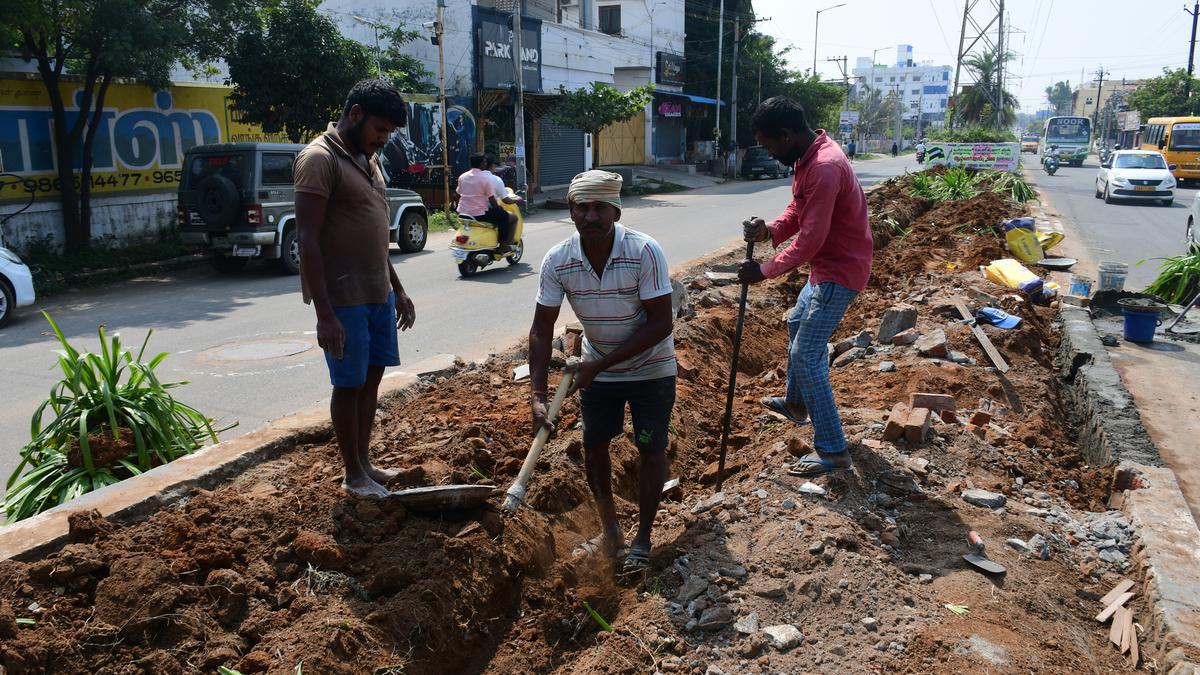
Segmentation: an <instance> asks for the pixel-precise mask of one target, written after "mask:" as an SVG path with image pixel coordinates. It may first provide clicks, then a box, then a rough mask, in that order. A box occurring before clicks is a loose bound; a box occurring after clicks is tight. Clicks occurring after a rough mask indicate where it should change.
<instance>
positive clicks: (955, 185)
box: [909, 167, 1037, 204]
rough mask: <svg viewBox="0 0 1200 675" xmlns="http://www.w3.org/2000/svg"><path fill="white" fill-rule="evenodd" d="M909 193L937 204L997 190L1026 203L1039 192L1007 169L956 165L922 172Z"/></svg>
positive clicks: (914, 175)
mask: <svg viewBox="0 0 1200 675" xmlns="http://www.w3.org/2000/svg"><path fill="white" fill-rule="evenodd" d="M909 180H910V182H909V194H910V195H912V196H913V197H919V198H921V199H928V200H930V201H932V202H933V203H934V204H940V203H942V202H944V201H953V200H959V199H970V198H971V197H974V196H975V195H977V194H979V193H981V192H996V193H998V194H1002V195H1004V196H1005V197H1008V198H1009V199H1011V200H1013V201H1015V202H1017V203H1019V204H1023V203H1025V202H1026V201H1029V200H1030V199H1037V194H1036V193H1035V192H1034V191H1033V190H1032V189H1031V188H1030V187H1029V186H1028V185H1027V184H1026V183H1025V181H1023V180H1021V179H1020V178H1019V177H1017V176H1014V175H1013V174H1010V173H1007V172H1003V171H972V170H970V169H965V168H962V167H952V168H949V169H945V170H943V171H941V172H939V173H936V174H934V173H929V172H921V173H916V174H913V175H912V177H911V178H910V179H909Z"/></svg>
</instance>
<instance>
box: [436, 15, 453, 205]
mask: <svg viewBox="0 0 1200 675" xmlns="http://www.w3.org/2000/svg"><path fill="white" fill-rule="evenodd" d="M444 2H445V0H436V6H437V17H436V19H435V20H434V21H435V23H434V27H435V29H436V32H437V41H438V91H439V92H441V99H442V100H441V103H442V208H443V209H444V210H445V211H446V213H449V212H450V148H448V147H447V141H446V62H445V60H444V58H443V56H442V42H443V41H444V40H443V32H442V3H444Z"/></svg>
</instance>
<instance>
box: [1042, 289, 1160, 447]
mask: <svg viewBox="0 0 1200 675" xmlns="http://www.w3.org/2000/svg"><path fill="white" fill-rule="evenodd" d="M1056 323H1057V328H1058V329H1059V333H1060V334H1061V336H1062V341H1061V342H1060V343H1059V346H1058V355H1057V361H1058V364H1059V377H1060V378H1061V379H1062V381H1063V383H1064V385H1065V389H1066V392H1067V394H1068V398H1069V400H1070V403H1071V404H1072V407H1073V408H1074V410H1075V412H1076V414H1077V417H1078V421H1079V425H1078V428H1079V446H1080V451H1081V452H1082V453H1083V456H1084V458H1085V459H1086V460H1087V462H1088V463H1089V464H1091V465H1093V466H1104V465H1106V464H1111V463H1113V462H1120V461H1125V460H1128V461H1131V462H1138V463H1141V464H1148V465H1151V466H1159V465H1161V464H1162V460H1161V459H1160V458H1159V456H1158V449H1157V448H1155V447H1154V442H1153V441H1152V440H1150V435H1149V434H1148V433H1146V429H1145V428H1144V427H1143V426H1142V419H1141V416H1140V415H1139V414H1138V410H1137V406H1136V405H1135V404H1134V402H1133V397H1132V396H1130V394H1129V392H1128V391H1127V390H1126V389H1125V385H1124V384H1123V383H1122V382H1121V376H1120V375H1119V374H1118V373H1117V371H1116V370H1115V369H1114V368H1113V365H1112V361H1111V360H1110V358H1109V356H1108V350H1107V349H1105V348H1104V345H1103V344H1102V343H1101V342H1100V336H1099V335H1098V334H1097V332H1096V327H1095V326H1094V325H1092V318H1091V315H1090V314H1088V311H1087V310H1086V309H1083V308H1080V307H1071V306H1066V305H1064V306H1063V308H1062V310H1061V311H1060V312H1059V316H1058V319H1057V320H1056Z"/></svg>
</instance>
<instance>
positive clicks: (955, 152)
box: [925, 143, 1021, 173]
mask: <svg viewBox="0 0 1200 675" xmlns="http://www.w3.org/2000/svg"><path fill="white" fill-rule="evenodd" d="M925 150H926V160H927V161H928V162H929V163H930V164H943V165H945V166H961V167H964V168H968V169H991V170H994V171H1012V172H1014V173H1015V172H1016V171H1018V170H1019V169H1020V157H1021V154H1020V146H1019V145H1018V144H1017V143H929V144H927V146H926V148H925Z"/></svg>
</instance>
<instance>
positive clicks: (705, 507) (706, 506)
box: [692, 492, 725, 515]
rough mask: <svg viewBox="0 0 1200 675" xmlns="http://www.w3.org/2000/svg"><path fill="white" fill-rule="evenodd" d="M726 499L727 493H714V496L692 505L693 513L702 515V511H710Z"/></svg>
mask: <svg viewBox="0 0 1200 675" xmlns="http://www.w3.org/2000/svg"><path fill="white" fill-rule="evenodd" d="M724 501H725V493H724V492H718V493H716V494H714V495H713V496H711V497H709V498H708V499H705V500H702V501H700V502H697V503H696V505H695V506H693V507H692V514H693V515H700V514H701V513H704V512H705V511H710V510H712V509H713V508H715V507H717V506H720V505H721V504H722V503H724Z"/></svg>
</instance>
